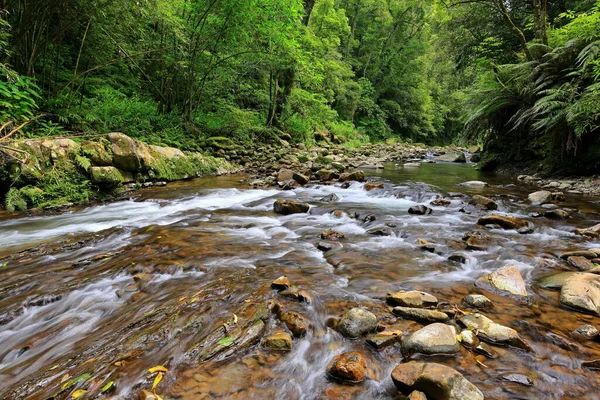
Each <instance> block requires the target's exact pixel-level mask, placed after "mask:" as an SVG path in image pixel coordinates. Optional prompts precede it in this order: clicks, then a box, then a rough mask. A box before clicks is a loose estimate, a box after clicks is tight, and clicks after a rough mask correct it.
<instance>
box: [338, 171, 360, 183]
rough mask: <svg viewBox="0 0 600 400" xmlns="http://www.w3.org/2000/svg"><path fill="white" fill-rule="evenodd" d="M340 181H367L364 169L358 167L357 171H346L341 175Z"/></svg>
mask: <svg viewBox="0 0 600 400" xmlns="http://www.w3.org/2000/svg"><path fill="white" fill-rule="evenodd" d="M340 181H342V182H347V181H357V182H364V181H365V173H364V171H361V170H360V169H357V170H356V171H352V172H346V173H343V174H342V175H341V176H340Z"/></svg>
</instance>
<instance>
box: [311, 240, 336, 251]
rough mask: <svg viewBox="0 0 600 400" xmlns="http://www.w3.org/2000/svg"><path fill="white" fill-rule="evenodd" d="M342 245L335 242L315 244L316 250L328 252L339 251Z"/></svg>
mask: <svg viewBox="0 0 600 400" xmlns="http://www.w3.org/2000/svg"><path fill="white" fill-rule="evenodd" d="M341 247H342V245H341V244H340V243H336V242H319V243H317V249H319V250H321V251H330V250H333V249H339V248H341Z"/></svg>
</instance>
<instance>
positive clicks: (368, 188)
mask: <svg viewBox="0 0 600 400" xmlns="http://www.w3.org/2000/svg"><path fill="white" fill-rule="evenodd" d="M383 188H385V185H384V184H383V183H365V185H364V189H365V190H366V191H367V192H370V191H371V190H374V189H383Z"/></svg>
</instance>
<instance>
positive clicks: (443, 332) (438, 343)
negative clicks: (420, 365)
mask: <svg viewBox="0 0 600 400" xmlns="http://www.w3.org/2000/svg"><path fill="white" fill-rule="evenodd" d="M457 334H458V332H457V330H456V328H455V327H453V326H450V325H446V324H441V323H434V324H431V325H427V326H426V327H424V328H421V329H419V330H418V331H416V332H413V333H411V334H410V335H408V336H406V337H405V338H404V339H403V340H402V353H403V354H406V355H412V354H415V353H421V354H454V353H458V351H459V350H460V345H459V343H458V340H457V338H456V336H457Z"/></svg>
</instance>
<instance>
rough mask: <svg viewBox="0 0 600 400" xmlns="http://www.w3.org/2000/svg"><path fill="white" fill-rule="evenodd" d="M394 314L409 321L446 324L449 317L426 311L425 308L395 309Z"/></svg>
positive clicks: (441, 313)
mask: <svg viewBox="0 0 600 400" xmlns="http://www.w3.org/2000/svg"><path fill="white" fill-rule="evenodd" d="M392 312H393V313H394V314H396V315H399V316H401V317H403V318H407V319H415V320H417V321H423V322H445V321H448V315H447V314H445V313H443V312H441V311H437V310H426V309H423V308H410V307H394V309H393V310H392Z"/></svg>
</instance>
